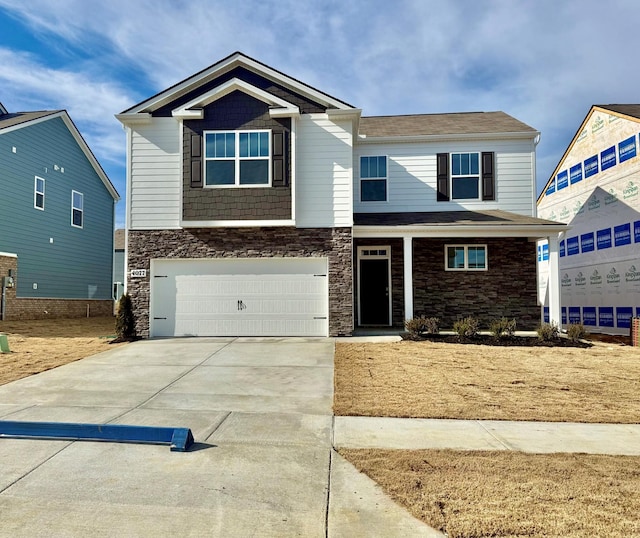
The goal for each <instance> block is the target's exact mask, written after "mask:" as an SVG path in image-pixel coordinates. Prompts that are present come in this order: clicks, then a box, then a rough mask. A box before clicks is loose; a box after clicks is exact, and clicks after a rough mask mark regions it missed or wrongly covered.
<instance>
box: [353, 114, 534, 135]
mask: <svg viewBox="0 0 640 538" xmlns="http://www.w3.org/2000/svg"><path fill="white" fill-rule="evenodd" d="M359 132H360V135H364V136H366V137H368V138H377V137H386V136H420V135H457V134H482V133H522V132H531V133H532V134H533V133H537V131H536V129H534V128H533V127H530V126H529V125H527V124H526V123H522V122H521V121H519V120H517V119H515V118H514V117H512V116H509V114H505V113H504V112H457V113H452V114H412V115H408V116H365V117H362V118H360V131H359Z"/></svg>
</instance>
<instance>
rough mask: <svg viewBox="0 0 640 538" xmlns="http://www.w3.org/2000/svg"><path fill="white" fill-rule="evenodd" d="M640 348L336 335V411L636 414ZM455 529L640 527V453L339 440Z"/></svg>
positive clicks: (375, 474) (477, 537) (632, 531)
mask: <svg viewBox="0 0 640 538" xmlns="http://www.w3.org/2000/svg"><path fill="white" fill-rule="evenodd" d="M639 394H640V350H638V348H632V347H629V346H623V345H620V344H618V343H616V342H595V343H594V346H593V347H592V348H589V349H577V348H576V349H571V348H508V347H506V348H505V347H489V346H475V345H467V346H464V345H457V344H438V343H430V342H398V343H393V344H359V343H354V344H348V343H338V344H337V345H336V358H335V399H334V411H335V414H336V415H363V416H392V417H393V416H396V417H424V418H454V419H498V420H499V419H503V420H549V421H581V422H619V423H637V422H639V417H640V397H639V396H638V395H639ZM340 454H342V455H343V456H344V457H345V458H346V459H347V460H349V461H350V462H351V463H352V464H353V465H355V467H356V468H358V469H359V470H360V471H362V472H364V473H365V474H367V475H368V476H370V477H371V478H372V479H373V480H375V481H376V482H378V483H379V484H380V485H381V487H382V488H383V489H384V490H385V491H386V492H387V493H388V494H389V495H390V496H391V497H392V498H393V499H395V500H396V501H397V502H398V503H400V504H402V505H404V506H405V507H406V508H407V510H409V511H410V512H411V513H412V514H413V515H415V516H416V517H418V518H419V519H421V520H423V521H424V522H426V523H427V524H429V525H431V526H432V527H434V528H437V529H439V530H442V531H444V532H446V533H447V535H448V536H449V537H450V538H453V537H465V538H481V537H501V538H507V537H525V536H526V537H540V538H541V537H551V536H553V537H568V538H578V537H601V536H606V537H608V538H627V537H640V516H639V515H638V514H640V458H639V457H629V456H600V455H587V454H524V453H517V452H462V451H454V450H413V451H410V450H382V449H361V450H358V449H349V450H347V449H341V450H340Z"/></svg>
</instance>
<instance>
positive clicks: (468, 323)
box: [453, 316, 480, 338]
mask: <svg viewBox="0 0 640 538" xmlns="http://www.w3.org/2000/svg"><path fill="white" fill-rule="evenodd" d="M479 327H480V322H479V321H478V320H477V319H476V318H474V317H471V316H469V317H467V318H463V319H459V320H458V321H456V322H455V323H454V324H453V330H454V332H455V333H457V334H458V336H459V337H460V338H473V337H474V336H477V335H478V331H479Z"/></svg>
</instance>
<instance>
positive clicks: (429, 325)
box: [404, 316, 440, 336]
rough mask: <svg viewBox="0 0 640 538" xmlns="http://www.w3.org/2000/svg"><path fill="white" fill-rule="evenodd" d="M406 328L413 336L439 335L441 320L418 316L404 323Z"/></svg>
mask: <svg viewBox="0 0 640 538" xmlns="http://www.w3.org/2000/svg"><path fill="white" fill-rule="evenodd" d="M404 327H405V329H407V331H408V332H409V333H410V334H411V335H412V336H418V335H421V334H425V333H426V334H438V333H439V332H440V319H438V318H427V317H424V316H418V317H416V318H412V319H409V320H407V321H405V322H404Z"/></svg>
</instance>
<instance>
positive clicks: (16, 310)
mask: <svg viewBox="0 0 640 538" xmlns="http://www.w3.org/2000/svg"><path fill="white" fill-rule="evenodd" d="M10 269H11V270H12V271H13V275H14V282H15V284H16V286H17V283H18V278H19V275H18V258H16V257H13V256H0V278H2V277H3V276H6V275H8V274H9V270H10ZM6 299H7V304H6V305H5V320H6V321H12V320H28V319H58V318H84V317H88V316H90V317H104V316H113V307H114V303H113V301H109V300H95V299H55V298H33V297H16V287H13V288H7V290H6ZM87 313H88V316H87ZM0 328H1V326H0Z"/></svg>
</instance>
